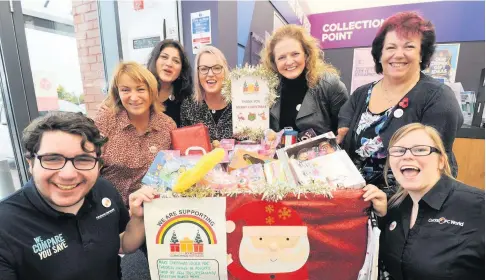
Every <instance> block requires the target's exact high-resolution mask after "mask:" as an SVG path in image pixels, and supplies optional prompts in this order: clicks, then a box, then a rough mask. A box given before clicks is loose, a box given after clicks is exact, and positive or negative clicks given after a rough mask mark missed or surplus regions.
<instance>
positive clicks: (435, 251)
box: [380, 176, 485, 280]
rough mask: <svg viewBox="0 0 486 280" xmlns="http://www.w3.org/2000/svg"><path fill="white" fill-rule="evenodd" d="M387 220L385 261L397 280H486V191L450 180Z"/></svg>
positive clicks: (382, 246)
mask: <svg viewBox="0 0 486 280" xmlns="http://www.w3.org/2000/svg"><path fill="white" fill-rule="evenodd" d="M411 212H412V200H411V198H410V196H407V198H405V200H404V201H403V202H402V203H401V204H400V206H399V207H397V208H391V209H390V210H389V212H388V214H387V215H386V216H385V217H384V218H383V219H381V221H380V224H381V226H382V233H381V241H380V258H381V259H382V260H383V262H384V264H385V267H386V270H387V271H388V272H389V273H390V274H391V276H392V278H390V279H394V280H404V279H408V280H411V279H414V280H415V279H417V280H422V279H423V280H439V279H464V280H466V279H467V280H476V279H484V260H485V259H484V191H482V190H479V189H476V188H473V187H469V186H467V185H465V184H463V183H461V182H459V181H456V180H454V179H452V178H449V177H447V176H442V178H441V179H440V180H439V181H438V182H437V184H436V185H435V186H434V187H433V188H432V189H431V190H430V191H429V192H427V193H426V194H425V195H424V196H423V197H422V199H421V200H420V201H419V209H418V215H417V220H416V221H415V224H414V226H413V227H412V228H411V229H410V213H411Z"/></svg>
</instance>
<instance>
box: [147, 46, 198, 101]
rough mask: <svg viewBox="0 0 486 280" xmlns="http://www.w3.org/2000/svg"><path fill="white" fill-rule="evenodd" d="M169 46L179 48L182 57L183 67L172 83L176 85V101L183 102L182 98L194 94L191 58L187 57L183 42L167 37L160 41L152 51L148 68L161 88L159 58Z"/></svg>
mask: <svg viewBox="0 0 486 280" xmlns="http://www.w3.org/2000/svg"><path fill="white" fill-rule="evenodd" d="M167 47H172V48H175V49H177V51H178V52H179V56H180V58H181V63H182V68H181V73H180V75H179V77H177V79H176V80H175V81H174V82H173V83H172V84H173V87H174V97H175V100H176V101H179V102H182V100H184V99H186V98H187V97H189V96H191V95H192V89H193V85H192V83H193V82H192V69H191V64H190V63H189V59H188V58H187V55H186V53H185V52H184V48H183V47H182V45H181V43H179V41H176V40H172V39H165V40H163V41H161V42H159V43H158V44H157V45H156V46H155V47H154V48H153V49H152V52H151V53H150V57H149V60H148V62H147V68H148V70H149V71H150V72H152V74H153V75H154V76H155V78H156V79H157V84H158V88H159V90H160V86H161V81H160V78H159V73H157V66H156V64H157V59H158V58H159V56H160V53H161V52H162V50H163V49H165V48H167Z"/></svg>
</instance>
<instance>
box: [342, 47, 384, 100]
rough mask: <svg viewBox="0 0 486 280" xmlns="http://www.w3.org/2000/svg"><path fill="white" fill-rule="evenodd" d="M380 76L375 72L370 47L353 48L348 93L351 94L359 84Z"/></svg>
mask: <svg viewBox="0 0 486 280" xmlns="http://www.w3.org/2000/svg"><path fill="white" fill-rule="evenodd" d="M382 77H383V76H382V75H379V74H376V72H375V62H374V61H373V56H372V55H371V48H359V49H354V57H353V73H352V78H351V91H350V93H351V94H352V93H353V92H354V91H355V90H356V89H357V88H359V87H360V86H362V85H366V84H368V83H371V82H374V81H378V80H380V79H381V78H382Z"/></svg>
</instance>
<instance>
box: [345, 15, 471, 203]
mask: <svg viewBox="0 0 486 280" xmlns="http://www.w3.org/2000/svg"><path fill="white" fill-rule="evenodd" d="M434 44H435V31H434V26H433V25H432V23H431V22H430V21H427V20H425V19H423V18H422V17H420V16H419V15H418V14H417V13H415V12H403V13H398V14H396V15H393V16H391V17H390V18H388V19H387V20H386V21H385V22H384V23H383V25H382V27H381V28H380V30H379V31H378V33H377V35H376V37H375V39H374V41H373V45H372V49H371V53H372V55H373V59H374V61H375V70H376V73H378V74H381V73H383V79H382V80H380V81H376V82H373V83H370V84H367V85H364V86H362V87H359V88H358V89H356V91H355V92H354V93H353V94H352V95H351V98H350V99H349V100H348V102H346V104H344V106H343V107H342V108H341V111H340V112H339V129H338V133H339V135H340V137H344V140H343V143H342V145H343V147H344V149H345V150H346V152H347V153H348V154H349V155H350V157H351V159H352V160H353V161H354V163H355V164H356V166H357V167H358V168H359V169H360V170H361V171H362V174H363V177H364V178H365V180H366V182H367V183H370V184H374V185H376V186H378V187H379V188H380V189H383V190H385V192H387V194H388V195H392V194H393V193H395V191H396V184H395V183H394V182H393V174H391V172H390V173H389V174H388V175H387V176H386V178H387V179H388V181H390V184H389V185H388V186H387V184H386V182H385V179H384V177H383V167H384V165H385V161H386V156H387V151H388V142H389V141H390V137H391V136H392V135H393V133H394V132H395V131H397V129H399V128H400V127H402V126H404V125H407V124H409V123H412V122H420V123H423V124H428V125H431V126H433V127H434V128H436V129H437V130H438V131H439V132H440V134H441V135H442V141H444V146H445V153H446V154H447V155H448V158H449V162H450V164H451V166H452V174H453V175H456V174H457V164H456V161H455V158H454V154H453V153H452V144H453V142H454V138H455V137H456V132H457V130H458V129H459V128H460V127H461V125H462V123H463V117H462V113H461V110H460V108H459V104H458V102H457V100H456V98H455V96H454V93H453V92H452V90H451V89H450V88H449V87H448V86H446V85H444V84H441V83H440V82H439V81H437V80H435V79H433V78H431V77H429V76H426V75H424V74H423V73H421V70H424V69H425V68H427V67H428V65H429V63H430V59H431V57H432V54H433V53H434V49H435V47H434ZM348 130H349V133H348ZM344 135H345V136H344ZM340 140H341V139H339V141H340Z"/></svg>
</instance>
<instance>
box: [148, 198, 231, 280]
mask: <svg viewBox="0 0 486 280" xmlns="http://www.w3.org/2000/svg"><path fill="white" fill-rule="evenodd" d="M144 211H145V214H144V216H145V218H144V221H145V231H146V238H147V240H146V241H147V249H148V262H149V267H150V277H151V279H152V280H163V279H170V280H172V279H188V280H226V279H228V275H227V254H226V215H225V213H226V198H225V197H208V198H160V199H155V200H153V201H152V202H151V203H145V204H144Z"/></svg>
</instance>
